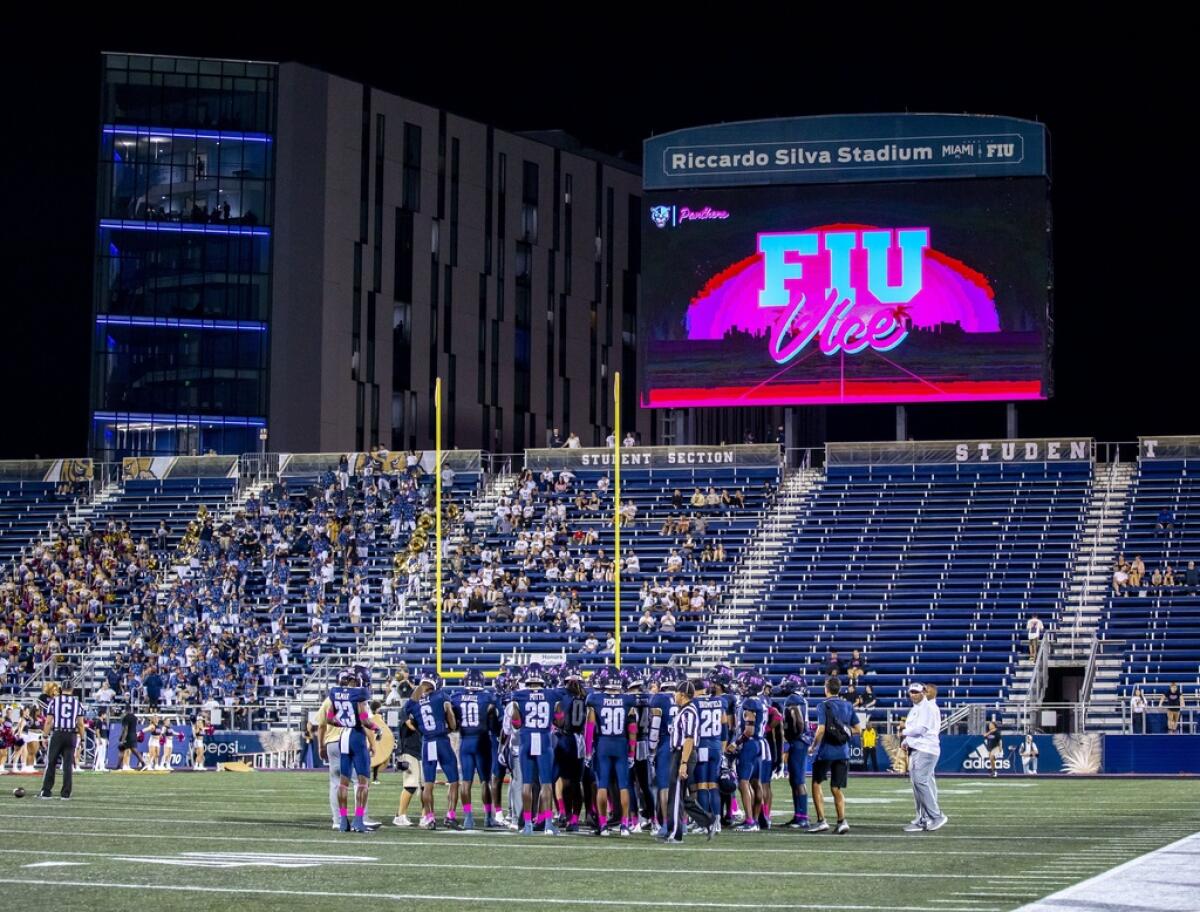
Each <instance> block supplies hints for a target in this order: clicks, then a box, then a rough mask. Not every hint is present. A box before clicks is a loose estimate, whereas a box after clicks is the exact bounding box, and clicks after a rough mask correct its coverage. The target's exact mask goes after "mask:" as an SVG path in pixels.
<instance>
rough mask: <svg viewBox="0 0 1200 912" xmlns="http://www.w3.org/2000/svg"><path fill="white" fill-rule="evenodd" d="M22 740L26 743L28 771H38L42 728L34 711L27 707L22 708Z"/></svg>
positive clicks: (26, 769) (25, 766) (25, 769)
mask: <svg viewBox="0 0 1200 912" xmlns="http://www.w3.org/2000/svg"><path fill="white" fill-rule="evenodd" d="M21 740H22V742H23V743H24V745H25V747H24V754H25V765H24V767H23V771H24V772H26V773H34V772H37V755H38V750H39V749H40V748H41V745H42V729H41V726H40V725H38V724H37V720H36V719H35V718H34V716H33V711H32V710H30V709H28V708H26V709H23V710H21Z"/></svg>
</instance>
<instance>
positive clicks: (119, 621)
mask: <svg viewBox="0 0 1200 912" xmlns="http://www.w3.org/2000/svg"><path fill="white" fill-rule="evenodd" d="M265 487H267V483H266V482H260V483H257V484H254V485H249V486H247V487H245V488H244V489H242V490H241V491H238V490H237V489H236V488H230V489H228V496H227V497H226V498H225V499H223V500H222V501H220V502H218V503H214V504H210V503H207V502H206V503H205V505H206V506H207V507H208V510H209V512H210V513H211V514H212V515H213V520H214V524H215V525H220V524H221V523H222V522H224V521H226V520H231V519H233V517H234V515H235V514H236V513H237V512H238V510H241V509H243V508H244V507H245V505H246V501H247V500H249V499H250V497H251V495H256V494H261V493H262V491H263V489H264V488H265ZM114 499H115V500H119V499H120V495H117V497H116V498H114ZM156 499H157V498H156V496H155V494H154V493H151V494H150V495H149V496H148V497H147V504H149V503H152V502H153V501H155V500H156ZM164 507H165V504H155V506H154V508H153V510H154V512H155V520H154V521H155V522H156V523H157V521H158V519H157V514H158V513H159V512H161V511H162V510H163V509H164ZM198 509H199V504H197V505H196V506H195V507H194V508H193V512H192V515H191V516H188V515H186V513H183V514H182V515H180V514H179V513H175V514H174V515H175V522H174V524H173V526H172V528H173V530H175V526H182V527H183V528H184V529H186V527H187V525H188V523H189V522H190V521H191V520H192V519H194V518H195V511H196V510H198ZM175 531H176V532H177V531H178V530H175ZM180 538H182V535H178V534H177V535H176V539H177V540H176V541H175V542H174V545H178V543H179V542H178V539H180ZM191 575H192V568H191V565H190V563H189V561H188V559H187V558H185V557H183V556H182V555H180V554H179V553H178V552H175V551H174V550H173V552H172V559H171V560H170V561H169V562H168V563H167V564H166V565H165V566H164V567H162V568H161V569H160V571H159V577H158V581H157V584H156V586H155V589H156V595H155V598H156V600H157V601H158V602H160V603H161V602H164V601H167V600H169V599H170V593H171V591H172V590H173V589H174V588H175V587H176V586H177V585H178V584H179V583H180V582H181V581H183V580H185V579H187V578H189V577H190V576H191ZM132 636H133V619H132V617H131V615H130V613H129V611H128V610H126V611H124V612H122V613H121V614H120V616H118V617H116V618H115V619H114V621H113V623H112V625H111V626H110V627H109V628H108V629H107V631H106V632H105V634H104V635H103V637H102V638H100V639H98V640H97V641H96V642H95V643H94V644H93V646H92V647H91V649H89V650H88V652H87V653H86V654H84V655H83V656H81V657H80V669H79V677H80V680H82V681H83V683H84V686H85V687H86V688H87V689H88V690H89V691H90V692H95V691H96V690H97V689H98V688H99V687H100V685H101V684H102V683H103V681H104V675H105V672H107V671H108V670H109V669H110V668H111V667H112V664H113V659H114V658H115V656H116V655H117V653H118V652H120V651H121V650H122V649H124V648H126V647H128V645H129V642H130V639H131V638H132Z"/></svg>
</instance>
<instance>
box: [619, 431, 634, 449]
mask: <svg viewBox="0 0 1200 912" xmlns="http://www.w3.org/2000/svg"><path fill="white" fill-rule="evenodd" d="M621 446H626V447H631V446H637V439H636V438H635V437H634V436H633V431H626V432H625V439H624V440H622V441H621Z"/></svg>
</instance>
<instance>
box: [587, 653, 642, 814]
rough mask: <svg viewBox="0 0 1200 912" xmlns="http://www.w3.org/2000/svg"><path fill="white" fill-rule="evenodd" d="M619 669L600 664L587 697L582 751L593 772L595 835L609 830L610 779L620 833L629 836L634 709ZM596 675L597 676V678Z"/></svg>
mask: <svg viewBox="0 0 1200 912" xmlns="http://www.w3.org/2000/svg"><path fill="white" fill-rule="evenodd" d="M622 677H623V676H622V674H621V672H620V671H616V670H609V669H606V668H602V669H600V670H599V671H597V672H596V674H595V675H593V677H592V686H593V687H596V688H597V689H596V690H595V691H593V692H592V694H591V696H589V697H588V699H587V705H588V716H587V723H586V725H585V726H584V732H583V740H584V751H585V752H586V755H587V757H589V758H590V760H591V763H592V770H593V772H594V773H595V775H596V817H597V824H598V826H597V829H596V835H598V836H605V835H607V834H608V818H609V812H610V809H611V807H612V804H611V802H610V800H609V794H610V791H611V789H612V785H613V780H614V779H615V780H616V785H617V789H618V791H619V792H620V797H621V829H620V835H622V836H629V835H630V829H629V770H630V768H631V767H632V766H633V762H634V757H635V756H636V753H637V713H636V710H635V707H634V696H633V694H627V693H622V690H623V689H624V682H623V680H622ZM597 678H599V680H597Z"/></svg>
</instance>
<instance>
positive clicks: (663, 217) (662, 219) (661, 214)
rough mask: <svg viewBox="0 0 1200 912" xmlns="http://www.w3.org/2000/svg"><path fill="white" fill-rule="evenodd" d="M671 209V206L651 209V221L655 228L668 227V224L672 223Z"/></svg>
mask: <svg viewBox="0 0 1200 912" xmlns="http://www.w3.org/2000/svg"><path fill="white" fill-rule="evenodd" d="M671 208H672V207H670V206H652V207H651V208H650V220H651V221H652V222H654V227H656V228H666V227H667V222H669V221H671Z"/></svg>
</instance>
